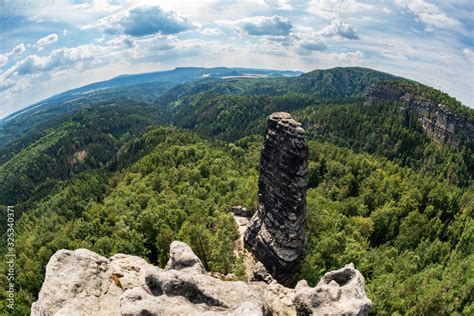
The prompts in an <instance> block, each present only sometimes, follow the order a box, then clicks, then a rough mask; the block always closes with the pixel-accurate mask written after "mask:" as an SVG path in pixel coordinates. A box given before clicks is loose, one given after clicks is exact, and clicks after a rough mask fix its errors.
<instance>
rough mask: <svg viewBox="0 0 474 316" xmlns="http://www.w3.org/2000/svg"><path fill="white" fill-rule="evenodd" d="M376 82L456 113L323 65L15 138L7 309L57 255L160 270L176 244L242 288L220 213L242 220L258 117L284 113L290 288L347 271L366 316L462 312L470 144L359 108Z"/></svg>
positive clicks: (177, 91)
mask: <svg viewBox="0 0 474 316" xmlns="http://www.w3.org/2000/svg"><path fill="white" fill-rule="evenodd" d="M380 80H383V81H384V82H386V80H397V81H394V82H397V83H389V84H397V85H399V86H402V87H404V86H408V87H410V88H406V89H407V91H411V92H413V93H414V92H416V93H419V94H422V95H423V96H424V97H429V96H433V98H434V97H437V98H441V97H443V98H448V99H447V101H444V103H449V104H452V109H453V111H454V109H455V107H458V108H459V110H458V111H457V113H461V114H462V113H464V112H465V113H467V114H466V115H465V117H466V118H469V117H470V116H472V113H473V110H471V109H468V108H466V107H464V106H462V105H460V104H458V103H457V101H456V100H455V99H452V98H449V97H448V96H447V95H441V94H439V93H438V92H436V91H434V89H431V88H428V87H425V86H421V85H419V86H418V84H417V83H412V82H410V81H406V80H403V81H398V78H396V77H393V76H390V75H388V74H383V73H379V72H373V71H370V70H367V69H360V68H347V69H344V68H336V69H333V70H328V71H314V72H311V73H308V74H305V75H303V76H301V77H296V78H266V79H229V80H222V81H215V80H212V81H209V80H204V81H197V82H192V83H187V84H185V85H181V86H176V87H174V88H171V89H170V90H169V91H168V92H167V93H165V94H164V95H163V96H162V97H160V98H156V99H155V101H153V102H155V103H153V102H151V101H150V102H151V103H153V104H150V102H142V103H140V101H134V102H132V101H130V103H128V101H124V100H121V101H120V102H119V101H116V102H104V103H100V104H95V105H93V104H92V105H89V104H88V105H85V106H83V107H80V108H79V109H78V110H77V111H74V112H71V113H64V114H62V115H61V116H58V117H57V118H55V119H54V120H51V121H50V122H49V123H47V124H46V123H44V124H45V125H38V126H37V127H36V128H35V129H32V130H31V131H29V132H26V133H24V135H23V136H22V137H20V138H18V139H17V140H15V141H14V142H13V143H11V144H10V145H9V146H7V147H6V148H4V149H2V151H1V153H0V156H1V157H2V158H1V165H0V181H1V183H2V185H1V190H0V204H4V205H8V204H14V205H15V214H16V217H17V221H16V246H15V250H16V254H17V265H16V268H17V280H16V287H17V288H16V290H17V295H16V300H17V301H16V309H15V314H16V315H25V314H29V308H30V306H31V303H32V302H34V301H35V300H36V296H37V294H38V292H39V290H40V288H41V285H42V282H43V278H44V269H45V266H46V264H47V262H48V260H49V258H50V256H51V255H52V254H54V252H55V251H57V250H59V249H62V248H68V249H76V248H88V249H91V250H93V251H96V252H98V253H99V254H101V255H104V256H111V255H113V254H115V253H117V252H122V253H127V254H132V255H138V256H142V257H144V258H146V259H147V260H148V261H150V262H151V263H154V264H157V265H160V266H163V265H164V264H165V263H166V261H167V259H168V249H169V244H170V243H171V241H173V240H175V239H179V240H183V241H185V242H187V243H188V244H189V245H190V246H191V247H192V248H193V250H194V251H195V252H196V254H197V255H198V256H199V257H200V258H201V259H202V261H203V263H204V265H205V267H206V269H208V270H210V271H219V272H221V273H234V274H236V275H237V276H238V277H243V267H242V262H239V260H236V258H235V257H234V254H233V247H234V241H235V239H236V238H237V236H238V233H237V229H236V227H235V225H234V222H233V218H232V216H231V214H230V211H229V210H230V208H231V207H232V206H234V205H244V206H246V207H247V208H248V209H250V210H251V211H254V210H255V209H256V201H257V198H256V196H257V181H258V165H259V155H260V150H261V145H262V141H263V138H262V136H263V133H264V129H265V121H266V117H267V116H268V115H269V114H270V113H272V112H274V111H288V112H291V113H292V114H293V116H294V117H295V118H296V119H298V120H299V121H300V122H302V123H303V126H304V127H305V130H306V138H307V139H308V141H309V160H310V161H309V169H310V170H309V171H310V172H309V189H308V193H307V204H308V214H309V220H308V223H307V234H308V236H309V244H308V249H307V256H306V259H305V260H304V262H303V264H302V266H301V269H300V272H299V274H300V277H301V278H305V279H307V280H308V282H309V283H310V284H311V285H315V284H316V283H317V282H318V280H319V279H320V278H321V276H322V275H323V274H324V273H325V272H327V271H329V270H331V269H338V268H340V267H341V266H343V265H345V264H347V263H349V262H353V263H354V264H355V266H356V268H358V269H359V270H360V271H361V272H362V274H363V275H364V277H365V278H366V289H367V292H368V296H369V298H370V299H371V300H372V301H373V303H374V306H373V312H374V313H377V314H381V315H387V314H415V315H431V314H446V315H447V314H472V313H474V304H473V301H474V299H473V297H472V293H474V278H473V276H472V271H473V270H474V251H473V247H474V246H473V245H474V237H473V230H474V221H473V215H474V214H473V212H474V183H473V180H472V179H473V176H474V156H473V152H474V148H473V147H472V146H473V145H472V144H473V143H472V142H466V143H464V144H463V145H462V146H460V147H459V148H452V147H450V146H445V145H442V144H439V143H435V142H433V141H432V140H431V139H430V138H429V137H428V136H427V135H426V133H425V131H424V130H423V128H422V126H421V124H420V122H419V120H418V119H417V117H416V115H415V114H414V113H413V112H411V111H410V110H409V109H401V107H400V104H399V103H397V102H392V101H390V102H380V103H377V104H374V105H372V106H370V107H367V106H364V105H363V101H364V97H363V92H364V91H365V89H366V88H367V87H368V86H370V85H371V84H373V83H375V82H378V81H380ZM414 85H416V86H414ZM409 89H411V90H409ZM430 89H431V90H430ZM42 124H43V123H42ZM165 125H166V126H165ZM169 125H174V126H169ZM1 212H2V216H3V217H5V216H6V215H5V212H6V206H2V207H1ZM4 225H5V223H4V222H3V221H2V231H5V229H6V227H5V226H4ZM4 242H5V238H3V239H2V241H1V243H0V246H1V248H2V252H3V251H4V249H5V245H4ZM0 269H1V271H2V273H5V271H6V266H5V262H1V263H0ZM5 282H6V279H5V278H2V279H1V283H0V286H2V287H3V288H5ZM1 295H2V302H1V303H0V304H2V305H0V309H1V310H2V312H7V310H6V308H5V306H4V305H3V304H4V302H5V301H4V300H3V295H5V294H4V293H3V292H2V294H1Z"/></svg>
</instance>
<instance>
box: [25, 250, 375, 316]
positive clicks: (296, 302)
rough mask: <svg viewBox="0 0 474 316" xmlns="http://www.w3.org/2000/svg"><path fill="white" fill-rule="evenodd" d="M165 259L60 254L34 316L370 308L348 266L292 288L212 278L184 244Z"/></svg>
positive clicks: (356, 275) (329, 311) (335, 311)
mask: <svg viewBox="0 0 474 316" xmlns="http://www.w3.org/2000/svg"><path fill="white" fill-rule="evenodd" d="M170 256H171V258H170V263H169V264H168V265H167V267H166V269H164V270H163V269H160V268H157V267H154V266H152V265H150V264H148V263H147V262H146V261H145V260H143V259H141V258H138V257H134V256H128V255H123V254H117V255H115V256H113V257H111V258H110V259H106V258H104V257H102V256H99V255H98V254H96V253H94V252H91V251H89V250H85V249H78V250H76V251H70V250H60V251H58V252H57V253H56V254H54V255H53V256H52V257H51V259H50V261H49V263H48V265H47V269H46V278H45V281H44V283H43V287H42V288H41V292H40V293H39V297H38V301H37V302H35V303H34V304H33V306H32V311H31V315H41V316H49V315H68V316H69V315H71V316H75V315H126V316H132V315H245V316H247V315H270V314H272V315H296V314H297V313H299V314H311V313H314V314H316V315H321V314H332V315H334V314H342V313H345V314H348V315H365V313H367V312H368V310H369V309H370V306H371V302H370V300H369V299H367V297H366V296H365V292H364V278H363V277H362V275H361V274H360V273H359V272H358V271H357V270H355V269H354V268H353V266H352V265H348V266H346V267H344V268H343V269H341V270H337V271H334V272H330V273H327V274H326V275H325V276H324V278H323V279H322V280H321V281H320V283H319V284H318V285H317V286H316V287H315V288H310V287H308V286H307V285H306V282H305V281H303V282H300V283H298V286H297V288H296V289H291V288H287V287H285V286H283V285H281V284H279V283H277V282H276V281H275V280H272V281H271V282H270V284H267V283H265V282H250V283H244V282H241V281H223V280H221V279H218V278H214V277H212V276H211V275H210V274H208V273H206V272H205V271H204V269H202V264H201V262H200V260H199V258H197V256H196V255H195V254H194V253H193V252H192V251H191V249H190V248H189V247H188V246H187V245H186V244H183V243H181V242H173V243H172V244H171V251H170Z"/></svg>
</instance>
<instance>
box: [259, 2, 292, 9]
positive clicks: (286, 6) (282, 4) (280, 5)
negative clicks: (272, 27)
mask: <svg viewBox="0 0 474 316" xmlns="http://www.w3.org/2000/svg"><path fill="white" fill-rule="evenodd" d="M264 3H265V4H266V5H267V6H269V7H270V8H272V9H278V10H287V11H291V10H293V6H292V5H291V4H290V3H289V2H288V1H287V0H264Z"/></svg>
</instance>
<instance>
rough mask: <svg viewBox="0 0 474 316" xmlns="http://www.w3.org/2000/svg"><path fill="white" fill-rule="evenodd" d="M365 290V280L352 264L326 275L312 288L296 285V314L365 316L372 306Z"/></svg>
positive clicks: (303, 281) (302, 283)
mask: <svg viewBox="0 0 474 316" xmlns="http://www.w3.org/2000/svg"><path fill="white" fill-rule="evenodd" d="M364 287H365V283H364V277H363V276H362V274H361V273H360V272H359V271H358V270H356V269H355V268H354V265H353V264H352V263H351V264H348V265H346V266H345V267H344V268H342V269H339V270H336V271H331V272H328V273H326V274H325V275H324V277H323V278H322V279H321V281H319V283H318V284H317V285H316V287H314V288H311V287H309V286H308V284H307V283H306V281H305V280H302V281H300V282H298V284H297V286H296V288H295V291H296V294H295V297H294V300H293V302H294V304H295V306H296V309H297V311H298V313H299V314H314V315H368V313H369V311H370V309H371V307H372V302H371V300H369V299H368V298H367V296H366V294H365V290H364Z"/></svg>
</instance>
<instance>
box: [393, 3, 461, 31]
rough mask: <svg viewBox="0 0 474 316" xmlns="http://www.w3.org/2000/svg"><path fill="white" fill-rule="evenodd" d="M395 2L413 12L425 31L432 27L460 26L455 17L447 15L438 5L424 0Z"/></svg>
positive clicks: (451, 27) (450, 27)
mask: <svg viewBox="0 0 474 316" xmlns="http://www.w3.org/2000/svg"><path fill="white" fill-rule="evenodd" d="M395 3H396V4H397V5H398V6H400V7H402V8H405V9H408V10H409V11H410V12H411V13H413V14H414V15H415V16H416V17H417V18H418V20H419V21H420V22H422V23H424V24H425V25H426V30H427V31H432V30H433V28H438V29H453V30H459V29H460V27H461V23H460V22H459V21H458V20H457V19H455V18H453V17H449V16H447V15H446V13H444V12H443V11H442V10H441V9H440V8H439V7H438V6H436V5H435V4H433V3H428V2H425V0H395Z"/></svg>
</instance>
